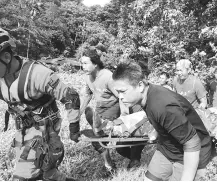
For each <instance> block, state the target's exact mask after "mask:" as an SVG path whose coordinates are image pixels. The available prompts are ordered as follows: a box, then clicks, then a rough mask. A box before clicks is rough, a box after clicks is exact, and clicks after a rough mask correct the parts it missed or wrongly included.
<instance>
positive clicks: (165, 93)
mask: <svg viewBox="0 0 217 182" xmlns="http://www.w3.org/2000/svg"><path fill="white" fill-rule="evenodd" d="M143 71H146V70H142V69H141V67H140V66H139V65H138V64H136V63H132V61H131V62H129V63H126V62H125V63H121V64H119V65H118V66H117V68H116V70H115V72H114V74H113V79H114V88H115V89H116V90H117V91H118V93H119V99H121V100H122V102H123V103H124V104H125V105H127V106H128V107H132V106H133V105H135V104H140V105H141V106H142V107H143V109H144V111H145V112H146V114H147V117H148V119H149V121H150V122H151V124H152V125H153V127H154V128H155V130H156V131H157V132H158V141H159V142H158V144H157V150H156V152H155V154H154V156H153V157H152V160H151V162H150V164H149V166H148V170H147V172H146V174H145V176H146V179H149V180H158V181H160V180H173V181H174V180H194V179H198V178H199V177H200V175H201V173H202V172H204V168H205V166H206V165H207V163H208V162H209V160H210V156H211V138H210V136H209V134H208V132H207V130H206V128H205V126H204V124H203V122H202V121H201V119H200V117H199V116H198V114H197V112H196V111H195V110H194V108H193V107H192V105H191V104H190V103H189V102H188V101H187V100H186V99H185V98H184V97H183V96H181V95H179V94H177V93H175V92H172V91H170V90H168V89H165V88H163V87H160V86H157V85H152V84H148V83H147V82H146V81H145V80H144V73H143Z"/></svg>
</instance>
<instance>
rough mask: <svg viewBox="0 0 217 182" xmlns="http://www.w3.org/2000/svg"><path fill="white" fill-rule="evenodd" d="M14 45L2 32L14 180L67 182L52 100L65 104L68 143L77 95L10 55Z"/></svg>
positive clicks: (0, 93)
mask: <svg viewBox="0 0 217 182" xmlns="http://www.w3.org/2000/svg"><path fill="white" fill-rule="evenodd" d="M13 48H15V43H14V42H13V40H12V39H11V38H10V36H9V34H8V32H7V31H5V30H3V29H1V28H0V99H2V100H4V101H5V102H6V103H8V104H9V112H10V113H11V114H13V115H14V117H15V123H16V129H17V132H16V134H15V138H14V141H13V147H14V148H15V151H16V163H15V170H14V174H13V180H22V181H23V180H37V179H39V176H42V178H41V179H42V180H57V181H65V180H70V179H69V178H66V175H65V174H63V173H61V172H60V171H58V169H57V167H58V165H59V164H60V163H61V161H62V159H63V156H64V147H63V143H62V142H61V140H60V137H59V136H58V133H59V131H60V126H61V118H60V114H59V109H58V108H57V105H56V102H55V100H59V101H61V103H63V104H65V109H66V110H67V117H68V120H69V123H70V124H69V130H70V138H71V140H73V141H75V142H77V141H78V137H79V120H80V114H79V108H80V99H79V95H78V93H77V92H76V91H75V90H74V89H73V88H69V87H67V86H66V85H65V84H63V83H62V82H61V81H60V79H59V78H58V77H57V75H56V74H55V73H54V72H53V71H51V70H50V69H48V68H47V67H45V66H44V65H42V64H40V63H39V62H31V61H25V60H22V59H21V58H20V57H18V56H15V55H14V54H13V51H12V50H13Z"/></svg>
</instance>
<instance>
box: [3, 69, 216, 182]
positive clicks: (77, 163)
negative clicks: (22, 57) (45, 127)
mask: <svg viewBox="0 0 217 182" xmlns="http://www.w3.org/2000/svg"><path fill="white" fill-rule="evenodd" d="M59 76H60V77H61V79H62V80H63V81H64V82H65V83H66V84H69V85H70V86H73V87H74V88H76V90H77V91H78V92H79V90H80V89H81V88H82V86H83V85H84V81H83V79H82V73H81V72H80V73H76V74H71V75H69V74H65V73H64V74H60V75H59ZM90 105H92V106H94V101H91V103H90ZM6 108H7V106H6V104H4V103H3V102H0V116H1V117H0V128H1V129H3V128H4V111H5V109H6ZM59 108H60V110H61V115H62V118H63V123H62V128H61V132H60V136H61V138H62V141H63V142H64V145H65V157H64V160H63V162H62V163H61V166H60V167H59V169H60V170H61V171H63V172H65V173H66V174H67V175H68V176H71V177H74V178H75V179H78V180H82V181H92V180H94V181H104V180H110V181H143V180H144V173H145V171H146V168H147V165H148V163H149V162H150V159H151V157H152V155H153V152H154V150H155V146H154V145H149V146H146V147H145V148H144V150H143V153H142V166H141V167H139V168H138V169H136V170H133V171H129V170H126V166H127V165H128V162H129V160H128V159H125V158H123V157H122V156H120V155H119V154H118V153H117V152H116V151H115V150H111V156H112V159H113V160H114V161H115V163H116V165H117V167H118V170H117V173H116V174H114V175H112V176H110V177H108V176H107V175H106V172H105V171H104V170H103V161H102V159H101V157H100V155H99V154H98V153H97V152H96V151H94V149H93V147H92V146H91V144H90V143H85V142H79V143H77V144H75V143H74V142H72V141H71V140H69V137H68V136H69V131H68V122H67V119H66V112H65V111H64V107H63V106H62V105H61V104H59ZM87 128H90V127H89V126H88V124H87V121H86V120H85V118H84V116H82V118H81V129H82V130H83V129H87ZM14 134H15V129H14V121H13V120H12V118H11V119H10V124H9V129H8V131H6V132H0V180H5V181H7V180H11V176H12V172H13V166H14V153H13V149H12V148H11V147H10V145H11V142H12V139H13V137H14ZM201 180H205V181H211V180H214V181H216V180H217V158H216V157H214V158H213V159H212V161H211V162H210V163H209V165H208V166H207V173H206V175H205V176H204V178H203V179H201Z"/></svg>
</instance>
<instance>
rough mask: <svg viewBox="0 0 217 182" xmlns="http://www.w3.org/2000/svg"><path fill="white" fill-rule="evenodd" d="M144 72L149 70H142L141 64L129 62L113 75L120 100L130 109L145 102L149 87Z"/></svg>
mask: <svg viewBox="0 0 217 182" xmlns="http://www.w3.org/2000/svg"><path fill="white" fill-rule="evenodd" d="M144 72H147V70H142V68H141V66H139V64H137V63H133V62H129V61H128V62H127V63H126V62H122V63H120V64H119V65H118V66H117V68H116V70H115V71H114V73H113V75H112V77H113V80H114V88H115V90H116V91H117V92H118V94H119V99H121V101H122V102H123V103H124V104H125V105H126V106H128V107H132V106H134V105H135V104H141V102H142V100H143V93H144V91H145V88H146V87H147V86H148V84H147V82H146V81H145V78H146V76H147V75H146V74H144Z"/></svg>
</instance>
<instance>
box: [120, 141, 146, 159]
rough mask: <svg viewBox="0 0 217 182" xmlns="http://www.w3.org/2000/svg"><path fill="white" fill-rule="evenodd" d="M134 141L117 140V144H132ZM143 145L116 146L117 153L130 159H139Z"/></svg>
mask: <svg viewBox="0 0 217 182" xmlns="http://www.w3.org/2000/svg"><path fill="white" fill-rule="evenodd" d="M133 143H136V142H128V143H127V142H122V143H121V142H119V143H117V144H118V145H120V144H122V145H127V144H133ZM144 146H145V145H139V146H134V147H123V148H117V149H116V150H117V153H119V154H120V155H122V156H123V157H126V158H128V159H130V160H140V159H141V153H142V150H143V148H144Z"/></svg>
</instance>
